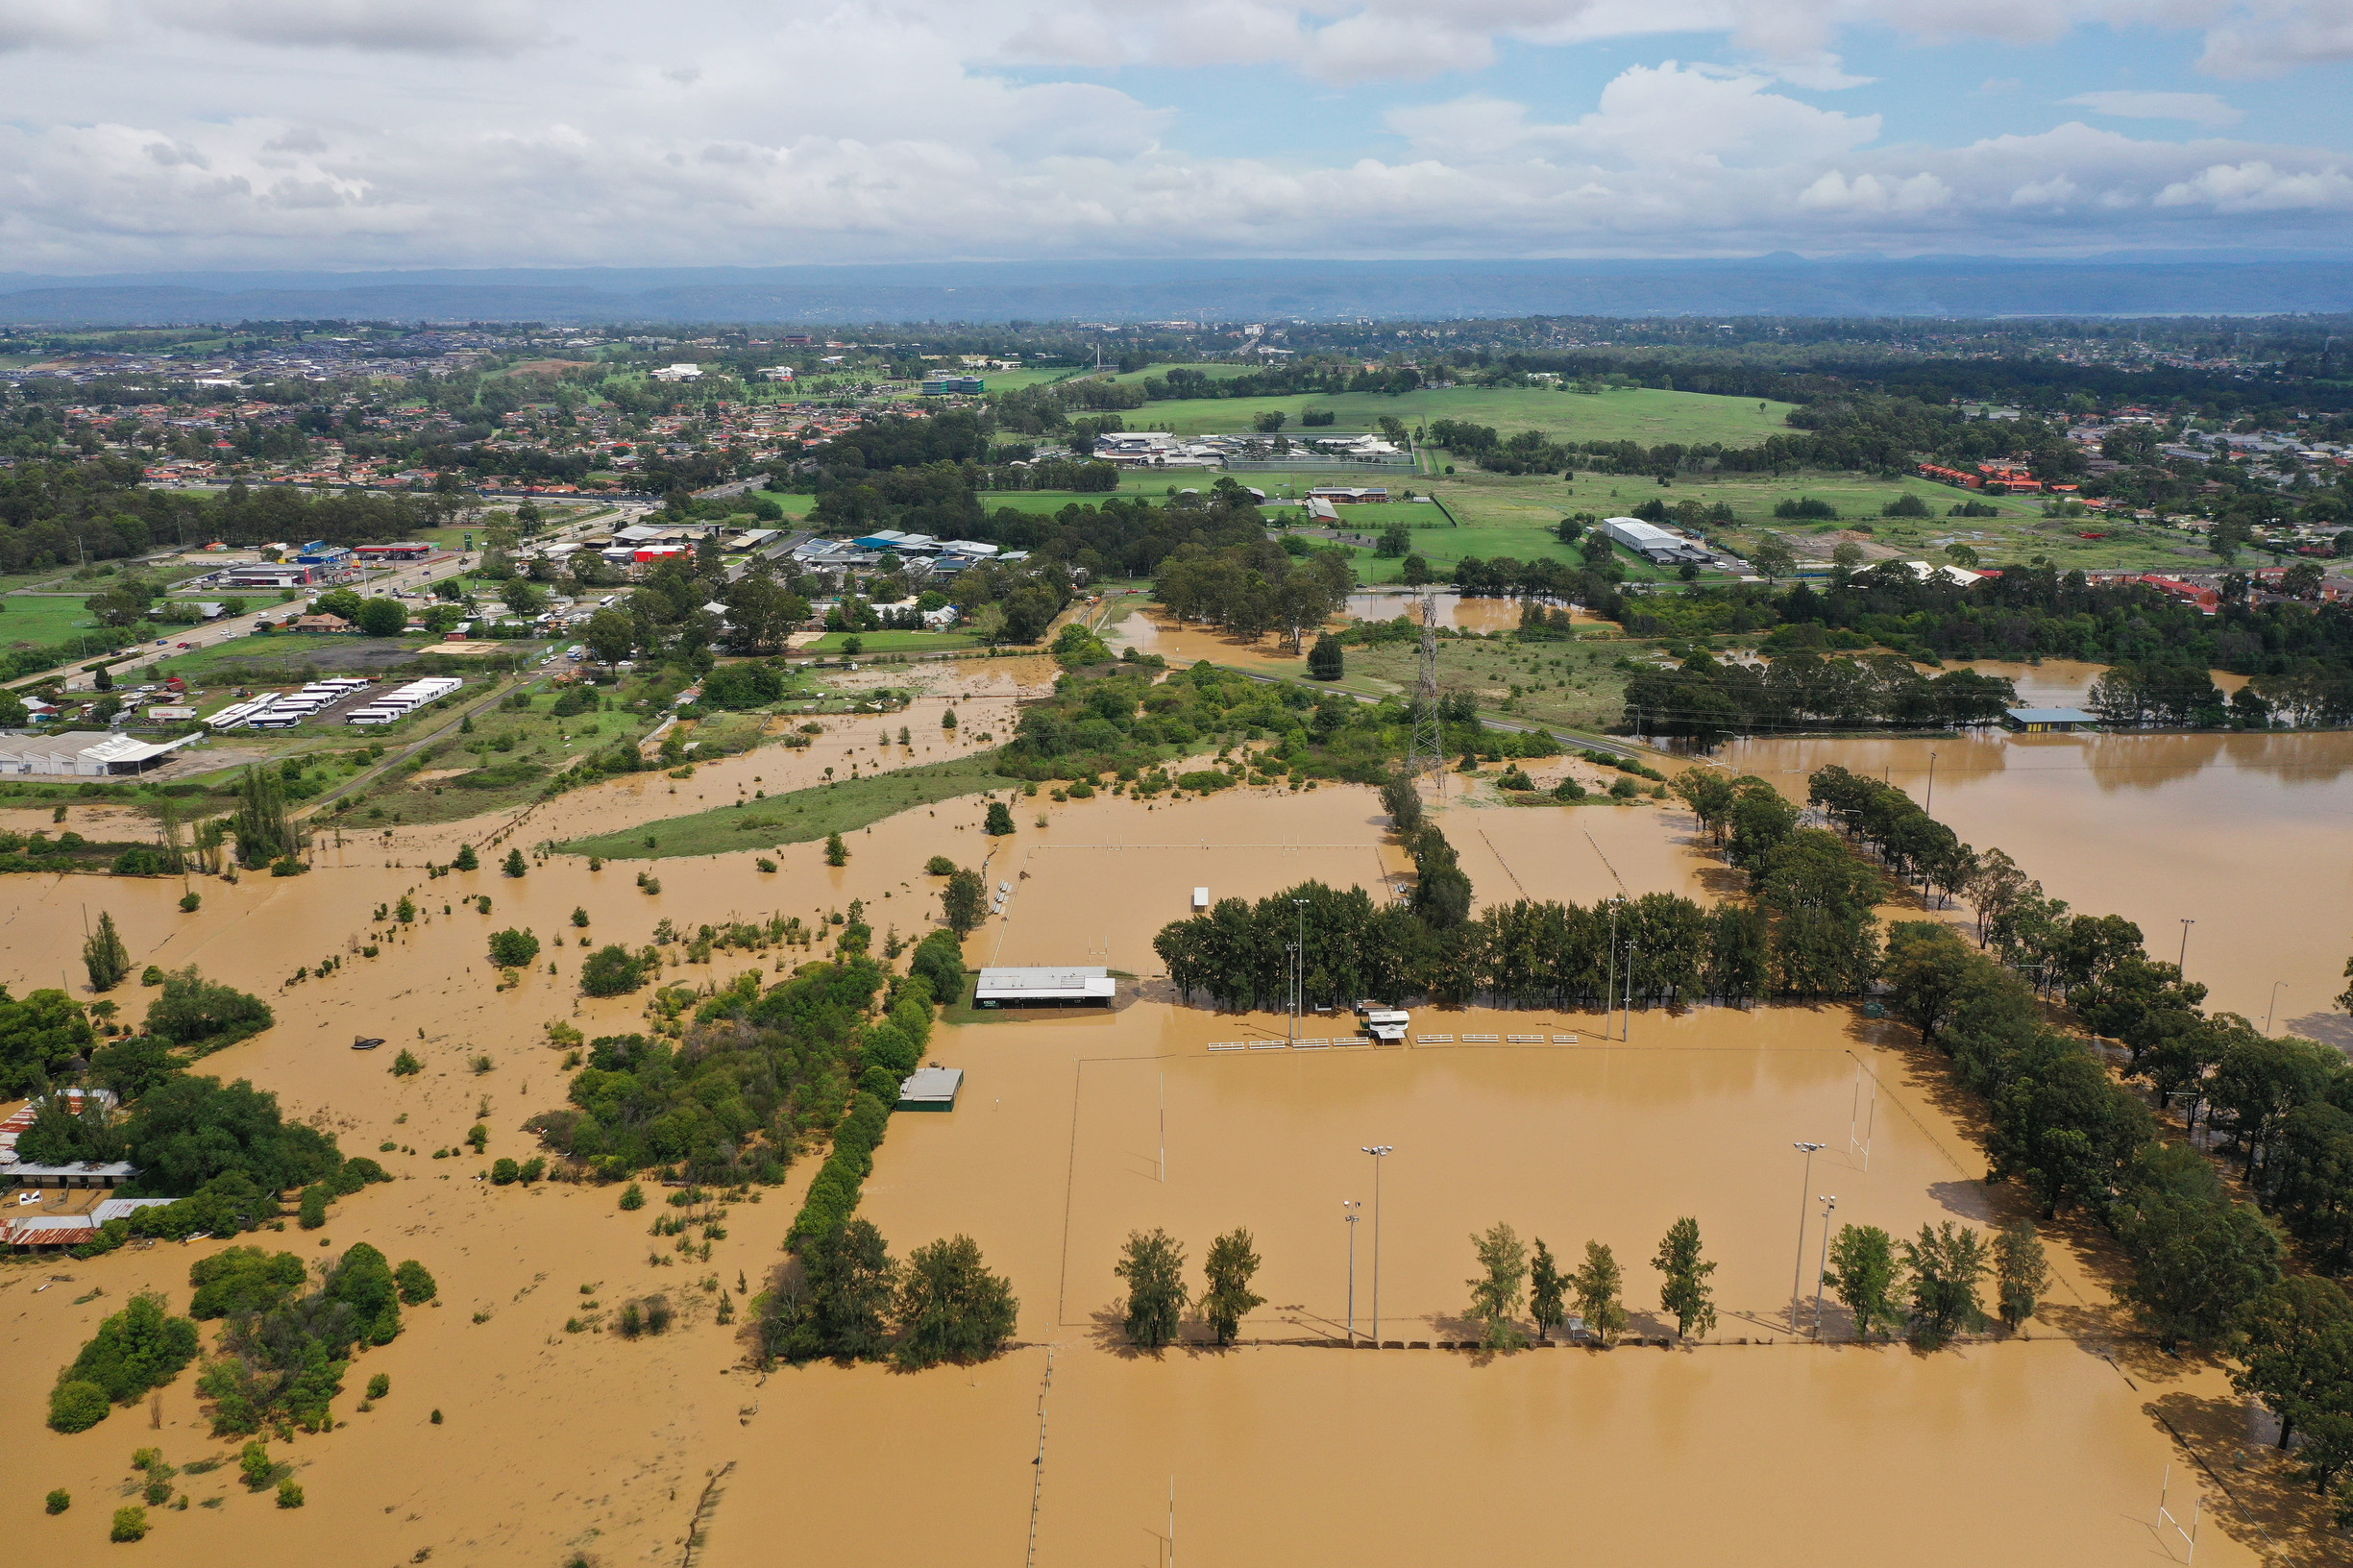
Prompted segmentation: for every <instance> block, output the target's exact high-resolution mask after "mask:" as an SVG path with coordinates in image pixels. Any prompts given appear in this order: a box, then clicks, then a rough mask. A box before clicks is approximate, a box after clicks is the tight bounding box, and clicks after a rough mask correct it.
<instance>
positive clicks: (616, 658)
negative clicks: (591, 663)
mask: <svg viewBox="0 0 2353 1568" xmlns="http://www.w3.org/2000/svg"><path fill="white" fill-rule="evenodd" d="M580 641H581V643H582V644H583V645H585V646H586V647H587V649H588V651H589V653H590V655H591V656H593V657H594V658H595V659H596V661H597V662H598V663H599V664H602V665H607V666H610V665H616V664H619V663H620V662H621V661H622V660H624V659H625V658H627V657H628V656H629V655H630V654H631V653H632V652H634V651H636V649H637V623H636V622H635V621H634V620H632V619H631V618H630V617H628V616H626V615H625V614H623V613H622V612H621V611H619V610H614V609H602V610H599V611H598V612H597V613H596V614H594V615H592V616H590V617H589V618H588V625H586V626H585V627H583V628H581V632H580Z"/></svg>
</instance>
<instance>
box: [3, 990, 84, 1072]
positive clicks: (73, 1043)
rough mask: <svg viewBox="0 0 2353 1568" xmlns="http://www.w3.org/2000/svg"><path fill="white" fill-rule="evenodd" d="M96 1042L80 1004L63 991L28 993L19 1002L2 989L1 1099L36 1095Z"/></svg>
mask: <svg viewBox="0 0 2353 1568" xmlns="http://www.w3.org/2000/svg"><path fill="white" fill-rule="evenodd" d="M97 1040H98V1036H97V1033H96V1032H95V1031H94V1030H92V1029H91V1028H90V1022H89V1018H88V1017H87V1016H86V1014H85V1013H84V1012H83V1011H82V1004H81V1003H79V1002H77V1001H75V1000H74V999H73V998H72V997H70V996H68V995H66V994H65V992H62V991H59V990H56V989H54V988H53V989H51V990H47V991H35V992H27V993H26V994H25V996H24V997H23V998H22V999H21V1000H19V999H17V998H15V997H12V996H11V995H10V994H9V992H8V988H7V987H6V986H0V1095H5V1096H7V1097H8V1098H10V1099H19V1098H22V1097H24V1096H27V1095H30V1094H32V1093H33V1092H34V1091H35V1090H39V1089H41V1088H43V1087H44V1086H46V1085H47V1084H48V1083H49V1081H50V1079H51V1078H52V1077H53V1076H54V1075H55V1074H56V1073H57V1072H58V1071H59V1070H60V1069H61V1068H62V1067H63V1066H65V1064H66V1063H68V1062H71V1061H72V1060H73V1059H74V1058H75V1057H77V1056H80V1055H82V1054H83V1053H84V1052H86V1051H87V1050H89V1049H90V1048H91V1047H92V1046H93V1045H95V1044H96V1043H97Z"/></svg>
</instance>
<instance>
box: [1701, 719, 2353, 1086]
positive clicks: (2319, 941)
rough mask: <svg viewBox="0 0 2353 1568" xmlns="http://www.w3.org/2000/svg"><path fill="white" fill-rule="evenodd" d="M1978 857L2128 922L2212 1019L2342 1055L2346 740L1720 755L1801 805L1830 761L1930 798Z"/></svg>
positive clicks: (2349, 872)
mask: <svg viewBox="0 0 2353 1568" xmlns="http://www.w3.org/2000/svg"><path fill="white" fill-rule="evenodd" d="M1930 752H1934V753H1935V754H1936V760H1935V771H1936V785H1935V798H1934V802H1933V806H1932V810H1933V814H1934V815H1935V816H1936V817H1937V818H1938V819H1939V820H1940V821H1944V822H1946V823H1947V824H1949V826H1950V827H1951V828H1952V829H1953V831H1954V832H1956V833H1958V834H1960V835H1961V837H1962V838H1963V839H1964V840H1966V841H1968V842H1969V843H1970V844H1972V845H1975V846H1976V847H1977V848H1978V849H1979V850H1980V851H1982V850H1986V849H1991V848H2000V849H2004V850H2007V851H2008V852H2009V855H2010V858H2011V859H2013V860H2015V861H2017V862H2018V864H2019V865H2020V866H2021V867H2022V868H2023V869H2024V870H2025V872H2026V874H2027V875H2029V876H2031V877H2035V878H2037V879H2038V880H2040V881H2041V882H2042V884H2043V888H2044V891H2045V892H2047V893H2048V894H2051V895H2052V896H2054V897H2058V898H2064V899H2066V900H2067V901H2068V903H2069V904H2070V905H2071V906H2072V907H2073V908H2074V909H2076V910H2078V911H2080V912H2083V913H2086V914H2094V915H2109V914H2114V915H2122V916H2124V917H2125V918H2127V919H2131V920H2134V921H2136V922H2137V923H2138V924H2139V925H2140V927H2141V931H2142V935H2143V937H2144V938H2145V940H2146V942H2147V944H2148V949H2149V951H2150V952H2152V953H2154V954H2156V955H2158V956H2160V957H2163V958H2168V959H2170V958H2173V957H2175V956H2176V955H2177V954H2179V953H2180V952H2181V950H2182V938H2183V926H2182V924H2181V922H2182V921H2183V920H2184V919H2188V920H2192V921H2194V922H2195V923H2194V924H2193V925H2191V926H2190V927H2189V928H2188V938H2189V942H2188V951H2189V959H2188V968H2189V973H2190V977H2191V978H2192V979H2194V980H2197V981H2200V982H2202V983H2203V984H2205V985H2206V986H2207V987H2209V988H2210V990H2211V992H2212V994H2211V995H2210V996H2209V998H2208V1004H2207V1005H2208V1006H2210V1007H2214V1008H2223V1009H2228V1010H2230V1011H2232V1012H2236V1013H2241V1014H2244V1015H2245V1016H2246V1017H2249V1018H2251V1019H2253V1020H2254V1022H2255V1024H2256V1026H2257V1027H2259V1028H2260V1027H2262V1025H2263V1022H2264V1017H2265V1014H2266V1013H2267V1010H2269V1008H2270V1006H2271V992H2272V989H2273V984H2274V982H2285V983H2284V984H2281V985H2280V986H2279V987H2278V992H2279V998H2278V1010H2277V1013H2276V1014H2275V1015H2274V1019H2275V1028H2277V1029H2293V1030H2295V1031H2296V1032H2298V1033H2300V1034H2304V1035H2307V1036H2309V1037H2310V1038H2312V1039H2315V1040H2323V1041H2328V1042H2330V1043H2333V1044H2337V1045H2339V1046H2341V1047H2346V1048H2353V1034H2348V1031H2347V1020H2346V1017H2345V1015H2344V1014H2343V1013H2341V1012H2340V1011H2337V1010H2335V1009H2333V1008H2332V1007H2331V1006H2330V1001H2329V999H2330V998H2331V997H2333V996H2334V995H2336V994H2337V993H2338V992H2341V991H2342V990H2343V989H2344V983H2345V982H2344V965H2345V960H2346V956H2347V954H2349V953H2353V776H2349V775H2353V734H2345V733H2328V734H2300V735H2284V734H2283V735H2263V734H2253V735H2220V734H2215V735H2088V734H2087V735H2002V734H1998V733H1989V734H1976V735H1971V736H1968V737H1965V738H1961V739H1957V740H1955V739H1947V740H1937V741H1928V740H1791V741H1742V742H1737V743H1734V744H1731V745H1728V746H1727V747H1724V748H1723V749H1722V750H1721V751H1720V752H1719V753H1718V756H1719V758H1720V760H1721V761H1723V762H1724V763H1725V765H1726V766H1728V767H1729V768H1731V769H1732V770H1733V771H1735V772H1749V773H1756V774H1759V775H1761V776H1763V777H1766V778H1769V779H1771V780H1773V781H1774V783H1775V784H1777V785H1778V786H1779V787H1780V789H1781V790H1782V792H1783V793H1784V794H1787V795H1790V796H1793V797H1795V798H1798V799H1801V800H1802V799H1803V798H1804V796H1805V775H1806V774H1807V773H1809V772H1812V771H1813V770H1815V769H1817V768H1820V767H1823V766H1824V765H1826V764H1828V763H1833V762H1835V763H1838V764H1841V765H1842V766H1844V767H1847V768H1850V769H1852V770H1854V771H1855V772H1862V773H1870V774H1872V775H1874V776H1884V777H1886V778H1888V779H1889V780H1891V781H1892V782H1894V783H1897V784H1900V785H1902V786H1903V787H1904V789H1906V790H1908V791H1910V792H1911V794H1912V796H1913V798H1914V799H1925V798H1926V797H1927V795H1928V771H1929V753H1930Z"/></svg>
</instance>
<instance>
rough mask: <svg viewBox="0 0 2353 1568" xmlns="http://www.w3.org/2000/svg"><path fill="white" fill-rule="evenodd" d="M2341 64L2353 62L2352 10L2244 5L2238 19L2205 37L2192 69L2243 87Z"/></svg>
mask: <svg viewBox="0 0 2353 1568" xmlns="http://www.w3.org/2000/svg"><path fill="white" fill-rule="evenodd" d="M2346 60H2353V7H2347V6H2346V5H2344V4H2343V3H2342V0H2311V3H2298V0H2249V3H2248V4H2247V5H2246V6H2245V7H2244V10H2243V14H2242V15H2240V16H2237V17H2234V18H2233V19H2231V20H2229V21H2227V22H2225V23H2224V24H2223V25H2221V26H2219V27H2217V28H2215V29H2213V30H2212V31H2210V32H2209V33H2208V34H2207V35H2206V51H2205V53H2204V54H2203V55H2202V56H2201V57H2200V58H2199V60H2198V67H2199V69H2201V70H2204V71H2208V72H2211V73H2212V74H2214V75H2216V76H2220V77H2229V78H2234V79H2237V80H2242V81H2244V80H2251V79H2254V78H2259V77H2267V76H2284V75H2286V74H2287V73H2288V72H2289V71H2291V70H2293V69H2295V68H2296V67H2297V66H2300V65H2317V64H2324V63H2330V62H2335V61H2346Z"/></svg>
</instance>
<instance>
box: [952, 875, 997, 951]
mask: <svg viewBox="0 0 2353 1568" xmlns="http://www.w3.org/2000/svg"><path fill="white" fill-rule="evenodd" d="M988 898H989V894H988V889H987V887H986V886H985V885H984V884H983V883H982V882H981V879H980V873H979V872H978V871H968V870H955V871H951V872H950V873H948V879H947V886H945V887H944V888H942V889H941V890H940V913H941V916H942V918H943V919H945V920H946V921H947V928H948V929H949V930H950V931H953V932H955V933H956V935H957V936H959V937H966V936H969V935H971V934H972V933H973V932H974V931H976V930H978V929H980V922H981V920H982V919H984V918H985V917H986V915H987V913H988Z"/></svg>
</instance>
